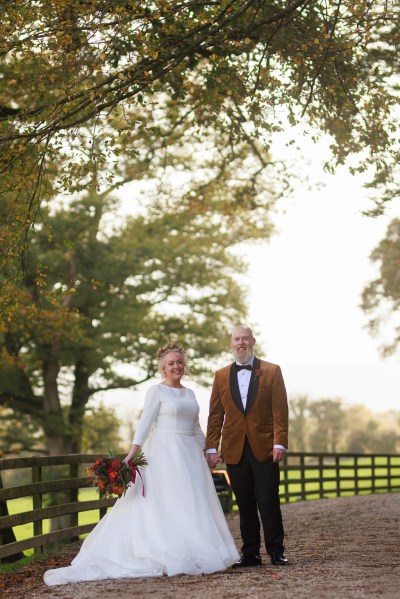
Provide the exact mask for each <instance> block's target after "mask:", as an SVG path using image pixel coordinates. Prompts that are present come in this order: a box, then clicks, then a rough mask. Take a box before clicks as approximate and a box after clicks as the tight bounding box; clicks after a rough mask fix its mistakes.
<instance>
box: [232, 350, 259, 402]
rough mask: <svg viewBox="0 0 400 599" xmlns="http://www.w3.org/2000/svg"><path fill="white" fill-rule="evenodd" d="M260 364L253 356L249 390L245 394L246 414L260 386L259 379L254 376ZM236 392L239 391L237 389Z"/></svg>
mask: <svg viewBox="0 0 400 599" xmlns="http://www.w3.org/2000/svg"><path fill="white" fill-rule="evenodd" d="M260 364H261V362H260V360H259V359H258V358H256V357H255V356H254V360H253V369H252V371H251V379H250V384H249V390H248V392H247V402H246V412H248V411H249V410H250V408H251V406H252V405H253V403H254V400H255V399H256V396H257V392H258V385H259V384H260V377H259V376H256V374H255V373H256V372H257V370H259V369H260ZM238 391H239V389H238ZM242 411H243V410H242Z"/></svg>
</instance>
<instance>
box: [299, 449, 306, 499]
mask: <svg viewBox="0 0 400 599" xmlns="http://www.w3.org/2000/svg"><path fill="white" fill-rule="evenodd" d="M300 476H301V479H300V480H301V492H300V495H301V498H302V499H306V483H305V468H304V455H301V456H300Z"/></svg>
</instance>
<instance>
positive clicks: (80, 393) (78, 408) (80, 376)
mask: <svg viewBox="0 0 400 599" xmlns="http://www.w3.org/2000/svg"><path fill="white" fill-rule="evenodd" d="M89 377H90V370H89V368H88V367H87V366H86V364H85V363H84V362H82V361H81V360H79V361H78V362H77V363H76V364H75V384H74V390H73V394H72V402H71V409H70V412H69V425H70V430H71V452H72V453H79V452H80V450H81V443H82V428H83V418H84V416H85V409H86V404H87V402H88V401H89V398H90V388H89Z"/></svg>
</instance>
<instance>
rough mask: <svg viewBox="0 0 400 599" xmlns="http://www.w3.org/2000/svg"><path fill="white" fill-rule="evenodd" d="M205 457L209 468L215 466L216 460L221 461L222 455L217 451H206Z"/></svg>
mask: <svg viewBox="0 0 400 599" xmlns="http://www.w3.org/2000/svg"><path fill="white" fill-rule="evenodd" d="M206 458H207V464H208V465H209V467H210V468H211V469H212V468H215V466H216V465H217V464H218V462H222V456H221V454H220V453H219V452H218V451H217V452H216V453H206Z"/></svg>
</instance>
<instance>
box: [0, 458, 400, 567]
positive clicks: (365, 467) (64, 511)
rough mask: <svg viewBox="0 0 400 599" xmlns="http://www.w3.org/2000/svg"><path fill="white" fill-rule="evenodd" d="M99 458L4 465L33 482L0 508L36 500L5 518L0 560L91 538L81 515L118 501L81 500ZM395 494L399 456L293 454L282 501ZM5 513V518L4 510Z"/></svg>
mask: <svg viewBox="0 0 400 599" xmlns="http://www.w3.org/2000/svg"><path fill="white" fill-rule="evenodd" d="M96 457H97V456H95V455H91V454H71V455H63V456H52V457H29V458H8V459H2V460H0V473H1V471H17V470H19V469H22V468H25V469H29V471H30V478H31V482H30V483H29V484H22V485H15V486H12V487H8V488H0V505H3V506H4V505H7V503H6V502H7V501H11V500H15V499H19V498H26V497H32V509H31V510H27V511H21V512H20V513H16V514H8V512H7V511H6V513H5V515H2V516H0V561H1V559H3V558H5V557H7V556H10V555H13V554H15V553H17V552H19V551H25V550H27V549H34V551H35V553H41V552H42V551H43V549H44V547H45V546H46V545H47V544H49V543H59V542H60V541H71V540H74V539H77V538H78V537H79V535H83V534H86V533H88V532H90V531H91V530H92V529H93V528H94V527H95V525H96V522H93V523H91V524H83V525H79V524H78V516H79V514H80V513H81V512H85V511H89V510H99V513H98V519H99V518H101V517H102V516H103V515H104V514H105V513H106V511H107V508H108V507H110V506H112V505H113V504H114V503H115V501H116V499H94V500H90V501H78V491H79V489H83V488H85V487H89V486H90V483H89V482H88V479H87V477H84V476H82V470H83V469H84V466H85V465H87V464H90V463H93V461H94V460H95V458H96ZM49 467H64V469H66V470H65V471H64V472H63V473H62V474H61V475H60V474H59V475H58V477H57V478H56V479H55V480H54V478H53V480H46V477H47V476H48V473H47V471H46V469H48V468H49ZM80 470H81V472H79V471H80ZM220 470H221V469H220ZM222 470H223V469H222ZM83 471H84V470H83ZM221 475H222V476H221ZM53 477H54V473H53ZM213 478H214V483H215V487H216V490H217V492H218V494H219V496H220V500H221V505H222V507H223V508H224V510H225V511H229V510H231V509H232V508H233V506H234V505H235V501H234V497H233V495H232V490H231V489H230V486H229V476H227V473H226V472H220V471H214V472H213ZM56 491H63V492H64V493H66V494H67V499H68V500H67V501H63V502H62V503H61V504H60V503H59V504H58V505H52V506H47V507H46V506H45V507H43V496H44V495H46V493H52V492H56ZM396 491H400V455H397V454H380V455H377V454H375V455H365V454H344V453H341V454H338V453H337V454H329V453H303V452H290V453H288V454H287V455H286V457H285V461H284V462H283V463H282V465H281V500H282V501H283V502H289V501H299V500H307V499H322V498H329V497H340V496H342V495H358V494H366V493H377V492H381V493H383V492H396ZM0 513H2V514H4V509H3V510H2V511H1V512H0ZM59 516H66V517H67V520H68V524H67V526H64V528H62V529H60V530H56V531H54V532H49V533H45V534H44V533H43V521H44V520H46V519H49V518H50V519H51V518H56V517H59ZM28 523H32V525H33V536H31V537H30V538H28V539H24V540H20V541H16V542H11V543H3V535H2V531H4V530H5V529H7V528H10V527H17V526H21V525H23V524H28Z"/></svg>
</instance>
